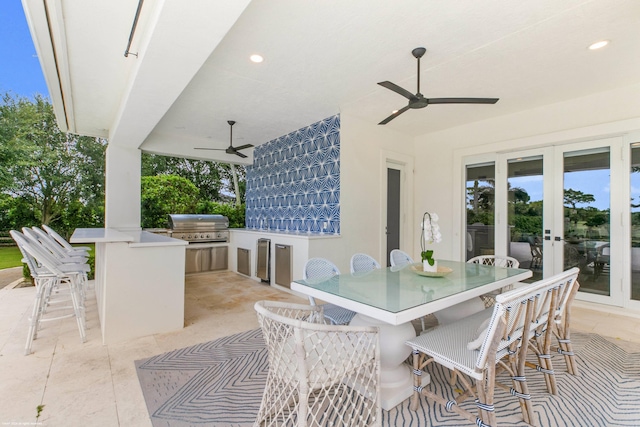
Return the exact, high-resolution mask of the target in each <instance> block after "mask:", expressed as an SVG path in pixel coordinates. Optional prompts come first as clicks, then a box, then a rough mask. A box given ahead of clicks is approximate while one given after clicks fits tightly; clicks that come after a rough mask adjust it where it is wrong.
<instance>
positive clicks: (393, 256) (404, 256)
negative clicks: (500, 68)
mask: <svg viewBox="0 0 640 427" xmlns="http://www.w3.org/2000/svg"><path fill="white" fill-rule="evenodd" d="M389 261H390V262H391V267H401V266H403V265H407V264H413V262H414V261H413V258H411V257H410V256H409V254H408V253H406V252H404V251H401V250H400V249H394V250H392V251H391V253H390V254H389Z"/></svg>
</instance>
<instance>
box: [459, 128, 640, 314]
mask: <svg viewBox="0 0 640 427" xmlns="http://www.w3.org/2000/svg"><path fill="white" fill-rule="evenodd" d="M633 142H640V133H638V134H637V135H627V136H618V137H612V138H601V139H594V140H587V141H580V142H574V143H566V144H558V145H548V146H544V147H540V148H531V149H524V150H517V151H515V150H514V151H503V152H500V153H490V154H489V153H487V154H480V155H473V156H465V157H462V169H463V170H462V183H463V188H462V193H463V196H464V197H463V199H464V202H463V204H462V211H461V216H460V224H461V226H463V228H462V230H465V229H466V219H465V216H466V215H465V212H466V181H465V174H466V168H467V167H468V166H472V165H475V164H482V163H487V162H495V172H496V173H495V210H496V211H495V254H496V255H507V252H508V251H507V247H508V245H509V242H510V235H509V228H508V184H507V182H508V162H509V160H512V159H519V158H524V159H526V158H528V157H534V156H542V158H543V170H544V178H543V191H544V196H543V197H544V201H543V230H544V236H545V240H543V276H544V277H549V276H551V275H553V274H556V273H559V272H561V271H562V270H563V268H564V244H565V242H564V224H565V214H564V157H565V153H571V152H579V151H584V150H592V149H599V148H602V147H607V148H608V150H609V153H610V165H609V167H610V188H611V190H610V193H609V194H610V215H609V221H610V224H609V226H610V239H611V242H610V244H611V249H610V258H611V264H610V282H609V285H610V295H609V296H603V295H596V294H592V293H587V292H579V294H578V296H577V299H579V300H583V301H589V302H593V303H598V304H606V305H613V306H618V307H628V308H632V309H636V310H637V309H640V301H633V300H631V271H630V260H631V248H630V241H631V240H630V239H631V230H630V226H631V221H630V213H629V200H630V196H629V195H630V182H629V181H630V157H631V153H630V149H631V148H630V147H631V143H633ZM547 231H548V233H547ZM547 236H548V239H547ZM465 237H466V233H461V235H460V239H461V240H460V254H461V259H464V255H465V249H464V248H465V243H464V240H463V239H464V238H465Z"/></svg>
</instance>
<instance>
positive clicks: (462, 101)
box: [429, 98, 500, 104]
mask: <svg viewBox="0 0 640 427" xmlns="http://www.w3.org/2000/svg"><path fill="white" fill-rule="evenodd" d="M499 99H500V98H429V104H495V103H496V102H498V100H499Z"/></svg>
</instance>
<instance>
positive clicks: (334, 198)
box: [245, 115, 340, 234]
mask: <svg viewBox="0 0 640 427" xmlns="http://www.w3.org/2000/svg"><path fill="white" fill-rule="evenodd" d="M246 202H247V210H246V219H245V222H246V227H247V228H255V229H258V228H265V229H266V228H269V229H271V230H274V229H275V230H283V231H293V232H300V233H336V234H339V233H340V115H336V116H332V117H329V118H327V119H324V120H321V121H319V122H317V123H313V124H311V125H309V126H307V127H305V128H302V129H298V130H297V131H295V132H291V133H290V134H288V135H284V136H281V137H279V138H276V139H274V140H272V141H269V142H267V143H266V144H262V145H260V146H258V147H256V148H255V149H254V152H253V166H249V167H247V193H246Z"/></svg>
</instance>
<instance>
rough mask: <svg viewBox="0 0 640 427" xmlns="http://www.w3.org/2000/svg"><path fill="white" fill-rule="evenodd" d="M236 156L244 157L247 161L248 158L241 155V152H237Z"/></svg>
mask: <svg viewBox="0 0 640 427" xmlns="http://www.w3.org/2000/svg"><path fill="white" fill-rule="evenodd" d="M236 156H240V157H242V158H243V159H246V158H247V156H246V155H245V154H242V153H241V152H239V151H236Z"/></svg>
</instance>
